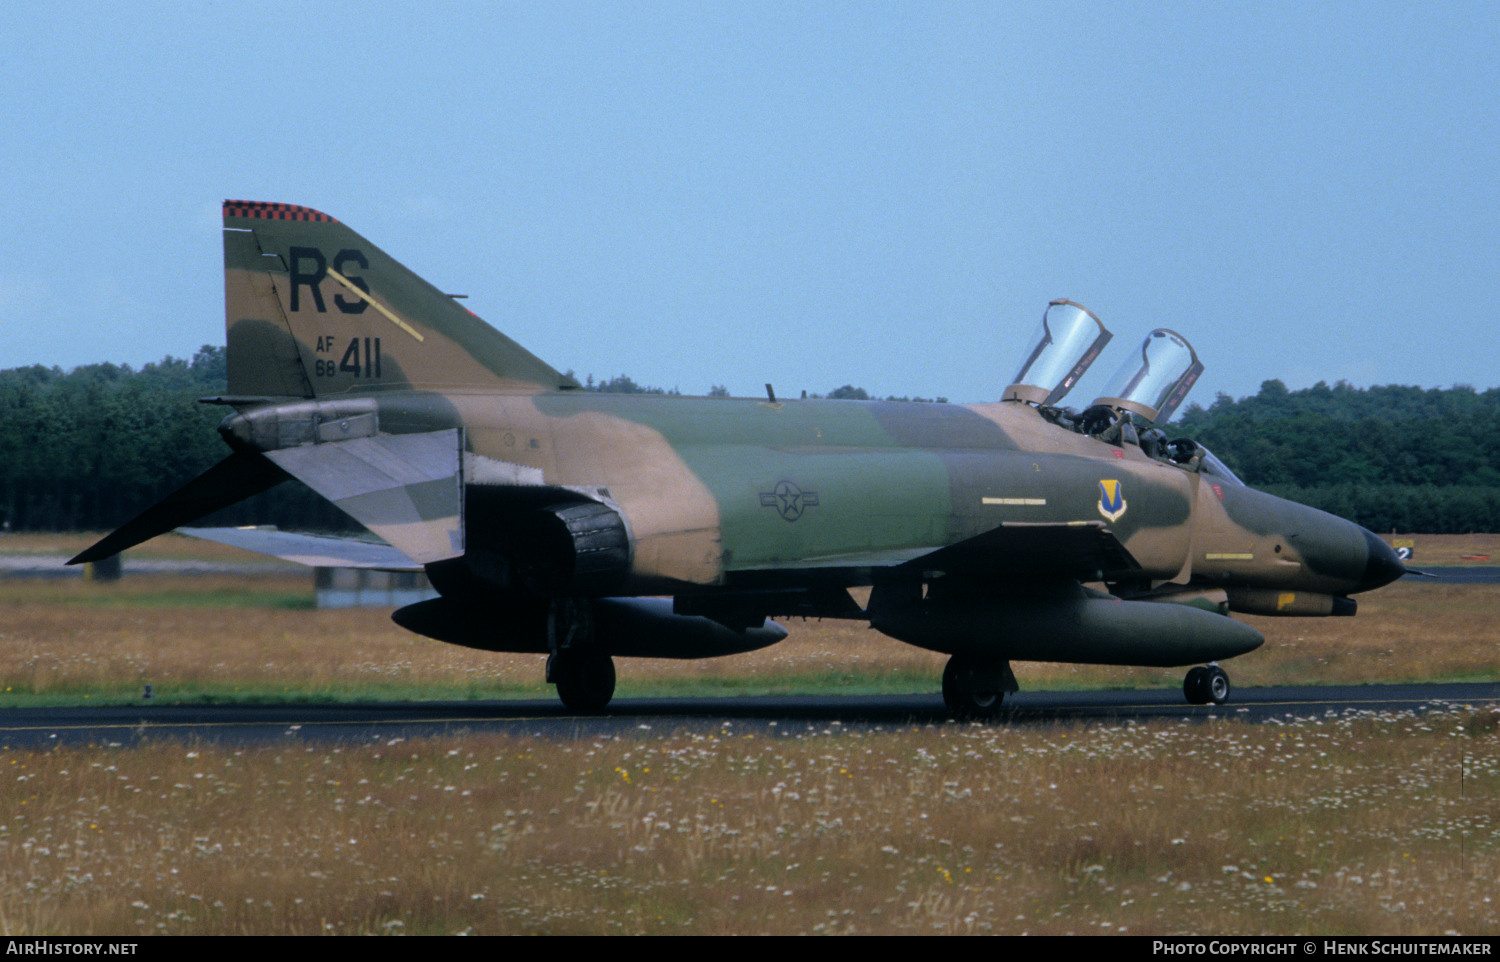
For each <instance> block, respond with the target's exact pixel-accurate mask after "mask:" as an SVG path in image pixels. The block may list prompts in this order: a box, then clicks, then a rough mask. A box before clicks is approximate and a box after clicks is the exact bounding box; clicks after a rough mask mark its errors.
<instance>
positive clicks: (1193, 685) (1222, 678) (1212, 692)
mask: <svg viewBox="0 0 1500 962" xmlns="http://www.w3.org/2000/svg"><path fill="white" fill-rule="evenodd" d="M1229 691H1230V688H1229V675H1228V673H1227V672H1225V671H1224V669H1222V668H1220V667H1219V666H1218V665H1199V666H1198V667H1197V668H1193V669H1190V670H1189V671H1188V673H1187V677H1186V678H1184V679H1183V680H1182V693H1183V695H1185V696H1186V697H1187V700H1188V704H1191V705H1222V704H1224V703H1225V702H1226V701H1228V700H1229Z"/></svg>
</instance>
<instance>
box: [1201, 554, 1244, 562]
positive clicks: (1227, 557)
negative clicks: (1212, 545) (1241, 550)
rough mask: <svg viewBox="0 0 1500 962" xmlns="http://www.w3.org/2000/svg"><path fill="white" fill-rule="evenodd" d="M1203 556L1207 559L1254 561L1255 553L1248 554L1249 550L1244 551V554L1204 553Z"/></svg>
mask: <svg viewBox="0 0 1500 962" xmlns="http://www.w3.org/2000/svg"><path fill="white" fill-rule="evenodd" d="M1204 557H1206V558H1207V559H1208V560H1209V561H1254V560H1255V555H1253V554H1250V553H1249V552H1246V553H1245V554H1227V553H1226V554H1208V555H1205V556H1204Z"/></svg>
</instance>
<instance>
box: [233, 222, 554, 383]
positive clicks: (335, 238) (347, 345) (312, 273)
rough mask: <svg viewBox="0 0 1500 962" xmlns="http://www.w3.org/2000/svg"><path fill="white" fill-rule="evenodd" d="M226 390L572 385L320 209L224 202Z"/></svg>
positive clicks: (449, 297)
mask: <svg viewBox="0 0 1500 962" xmlns="http://www.w3.org/2000/svg"><path fill="white" fill-rule="evenodd" d="M224 307H225V327H226V333H227V336H228V362H229V393H230V394H231V395H235V396H240V397H257V396H263V397H320V396H329V395H339V394H352V393H361V394H362V393H369V392H373V391H381V390H395V389H419V390H445V389H456V390H464V389H471V390H472V389H481V390H499V391H517V392H527V391H546V390H555V389H557V388H565V387H577V386H578V385H577V382H576V381H574V380H573V379H572V378H571V377H568V376H566V375H564V374H560V373H558V372H557V371H556V370H554V369H553V368H551V367H549V366H548V365H547V364H546V363H544V362H543V361H541V360H540V359H538V358H537V357H536V356H535V355H533V354H532V353H531V352H529V351H527V350H526V349H525V348H523V347H521V346H520V345H519V344H517V343H516V342H515V341H512V340H511V339H510V338H508V337H506V336H505V335H504V334H501V333H500V332H499V331H497V330H495V329H494V328H492V327H490V326H489V325H488V324H486V323H485V322H484V321H482V320H480V319H479V318H478V317H476V316H475V315H474V314H473V313H472V312H470V311H469V310H467V309H466V308H464V307H462V306H460V305H459V304H458V302H457V301H455V300H454V299H453V298H452V297H451V296H450V295H448V294H444V293H443V292H442V291H440V290H438V289H437V288H436V287H433V286H432V285H431V284H429V283H427V282H426V281H424V280H423V279H422V278H420V277H418V276H417V275H416V274H414V273H412V272H411V271H410V270H408V269H407V268H406V267H403V266H402V265H401V264H400V263H399V262H397V261H396V260H395V259H393V258H392V257H390V256H389V255H387V254H386V253H385V252H384V251H382V250H380V248H378V247H376V246H375V245H374V244H371V243H370V242H369V241H367V240H365V239H364V238H363V237H361V236H360V235H359V234H357V233H355V232H354V231H353V230H350V229H349V228H348V227H346V226H344V225H343V224H341V223H339V222H338V221H337V220H335V219H334V218H332V217H330V216H328V215H327V214H324V213H321V212H319V211H316V210H313V209H311V208H308V207H296V206H293V205H291V204H272V203H265V202H262V201H243V200H227V201H225V202H224Z"/></svg>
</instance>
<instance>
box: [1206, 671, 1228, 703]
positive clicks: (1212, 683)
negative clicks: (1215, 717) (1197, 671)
mask: <svg viewBox="0 0 1500 962" xmlns="http://www.w3.org/2000/svg"><path fill="white" fill-rule="evenodd" d="M1208 700H1209V701H1211V702H1213V703H1214V704H1215V705H1222V704H1224V703H1225V702H1226V701H1228V700H1229V674H1228V673H1227V672H1225V671H1224V669H1222V668H1220V667H1219V666H1218V665H1210V666H1209V668H1208Z"/></svg>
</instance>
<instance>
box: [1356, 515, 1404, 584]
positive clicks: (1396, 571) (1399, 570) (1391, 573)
mask: <svg viewBox="0 0 1500 962" xmlns="http://www.w3.org/2000/svg"><path fill="white" fill-rule="evenodd" d="M1359 530H1360V531H1361V532H1363V533H1364V536H1365V548H1366V550H1367V552H1368V560H1367V561H1366V562H1365V571H1364V575H1363V576H1362V577H1361V578H1360V580H1359V585H1358V587H1356V588H1353V589H1351V590H1350V594H1353V593H1354V592H1357V591H1372V590H1374V589H1375V588H1381V587H1384V586H1385V585H1388V584H1390V583H1391V582H1392V581H1395V580H1396V579H1397V578H1399V577H1401V576H1402V575H1404V574H1406V566H1405V565H1403V564H1402V563H1401V559H1400V558H1398V557H1396V552H1395V549H1393V548H1392V547H1391V546H1390V545H1388V544H1386V543H1385V542H1384V541H1381V540H1380V539H1379V538H1377V537H1375V534H1374V532H1372V531H1368V530H1366V529H1365V528H1360V529H1359Z"/></svg>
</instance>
